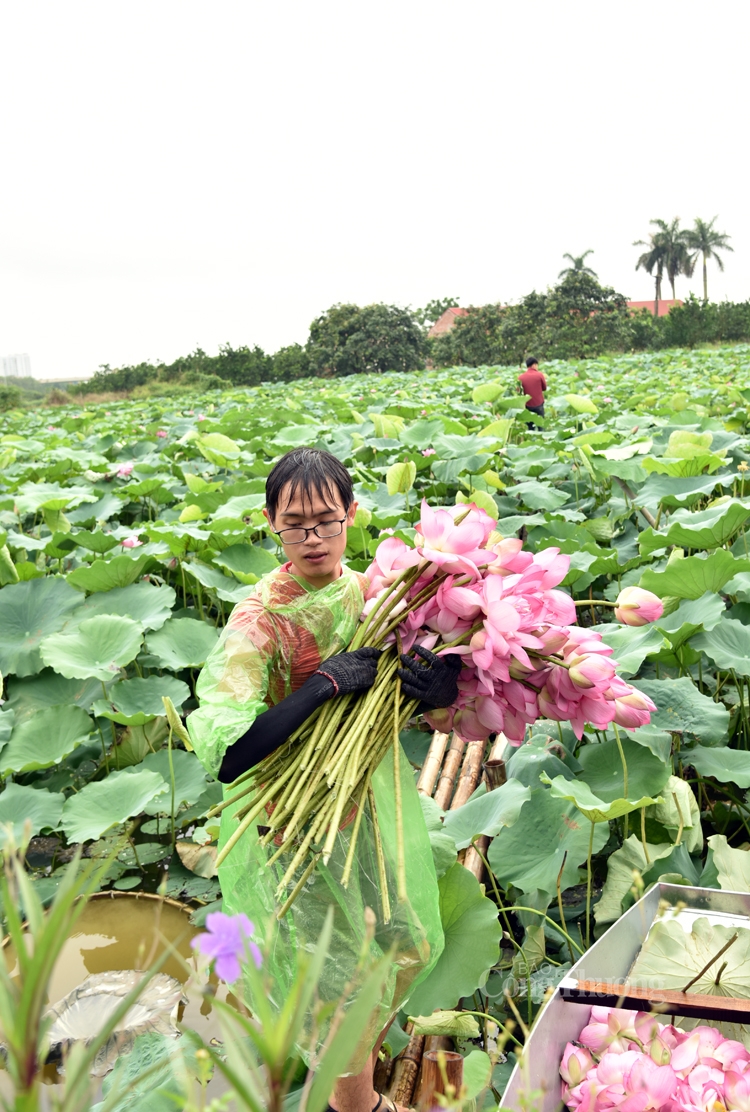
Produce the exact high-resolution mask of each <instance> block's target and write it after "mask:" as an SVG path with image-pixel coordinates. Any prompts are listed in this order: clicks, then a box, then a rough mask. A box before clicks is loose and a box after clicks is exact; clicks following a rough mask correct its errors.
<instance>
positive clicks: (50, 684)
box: [8, 668, 102, 722]
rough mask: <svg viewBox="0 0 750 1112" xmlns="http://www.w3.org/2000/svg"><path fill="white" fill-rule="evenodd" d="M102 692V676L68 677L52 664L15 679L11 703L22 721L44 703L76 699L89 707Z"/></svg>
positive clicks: (9, 699) (84, 706)
mask: <svg viewBox="0 0 750 1112" xmlns="http://www.w3.org/2000/svg"><path fill="white" fill-rule="evenodd" d="M101 694H102V684H101V680H97V679H87V680H79V679H67V678H66V677H65V676H61V675H59V673H58V672H53V670H52V669H51V668H44V669H43V670H42V671H41V672H39V673H38V674H37V675H36V676H29V677H27V678H26V679H22V680H19V679H16V680H14V682H13V690H12V691H11V692H10V697H9V698H8V706H9V707H12V708H13V710H14V711H15V713H16V719H17V721H18V722H23V721H25V720H26V719H27V718H31V717H33V715H35V714H36V713H37V711H38V710H39V709H40V708H41V707H56V706H62V705H63V704H64V703H75V705H76V706H78V707H83V709H84V710H89V709H90V708H91V704H92V703H93V702H94V700H95V699H99V698H101Z"/></svg>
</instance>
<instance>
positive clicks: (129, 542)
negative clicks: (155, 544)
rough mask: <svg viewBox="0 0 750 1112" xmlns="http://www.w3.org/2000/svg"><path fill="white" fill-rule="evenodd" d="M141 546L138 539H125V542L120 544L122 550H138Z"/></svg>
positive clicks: (141, 542)
mask: <svg viewBox="0 0 750 1112" xmlns="http://www.w3.org/2000/svg"><path fill="white" fill-rule="evenodd" d="M142 544H143V541H142V540H139V539H138V537H126V538H125V540H124V541H123V542H122V547H123V548H140V546H141V545H142Z"/></svg>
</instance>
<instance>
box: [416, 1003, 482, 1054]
mask: <svg viewBox="0 0 750 1112" xmlns="http://www.w3.org/2000/svg"><path fill="white" fill-rule="evenodd" d="M409 1022H410V1023H411V1024H412V1030H413V1033H414V1034H415V1035H451V1036H454V1037H455V1038H460V1039H478V1038H479V1034H480V1031H479V1024H478V1023H477V1021H476V1018H475V1017H474V1016H473V1015H469V1013H468V1012H448V1011H436V1012H433V1013H432V1015H410V1016H409ZM487 1060H488V1061H489V1059H487Z"/></svg>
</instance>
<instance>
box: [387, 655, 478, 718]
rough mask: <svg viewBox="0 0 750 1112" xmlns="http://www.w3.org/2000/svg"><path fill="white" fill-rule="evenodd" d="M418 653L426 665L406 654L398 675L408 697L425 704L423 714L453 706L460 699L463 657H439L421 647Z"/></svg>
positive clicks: (402, 688) (402, 656) (402, 657)
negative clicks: (459, 676) (459, 677)
mask: <svg viewBox="0 0 750 1112" xmlns="http://www.w3.org/2000/svg"><path fill="white" fill-rule="evenodd" d="M414 652H415V653H416V654H417V656H419V657H421V658H422V661H424V663H421V662H420V661H419V660H414V658H413V657H411V656H407V655H406V653H402V654H401V660H402V662H403V665H404V667H403V668H399V670H398V675H399V678H400V680H401V690H402V691H403V693H404V695H406V696H407V698H409V699H419V700H420V703H421V704H422V705H421V706H420V710H436V709H437V708H438V707H450V706H452V705H453V703H455V701H456V699H457V698H458V683H457V680H458V673H459V672H460V671H461V668H462V666H463V660H462V659H461V657H460V656H459V655H458V653H451V654H450V655H449V656H435V654H434V653H431V652H429V651H428V650H427V649H423V648H422V646H421V645H415V646H414Z"/></svg>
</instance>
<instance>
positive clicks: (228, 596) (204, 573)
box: [182, 560, 252, 603]
mask: <svg viewBox="0 0 750 1112" xmlns="http://www.w3.org/2000/svg"><path fill="white" fill-rule="evenodd" d="M182 570H183V571H184V572H186V573H187V574H188V575H191V576H192V577H193V579H197V580H198V582H199V583H201V584H203V586H204V587H208V588H209V589H210V590H212V591H216V594H217V595H218V597H219V598H220V599H222V600H223V601H224V602H234V603H237V602H241V601H242V599H243V598H247V596H248V594H252V588H251V587H249V586H248V585H247V584H242V583H238V582H237V580H236V579H234V578H233V577H232V576H230V575H224V573H223V572H221V571H219V570H218V568H212V567H211V566H210V565H209V564H202V563H200V562H199V561H198V560H185V561H184V562H183V565H182Z"/></svg>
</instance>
